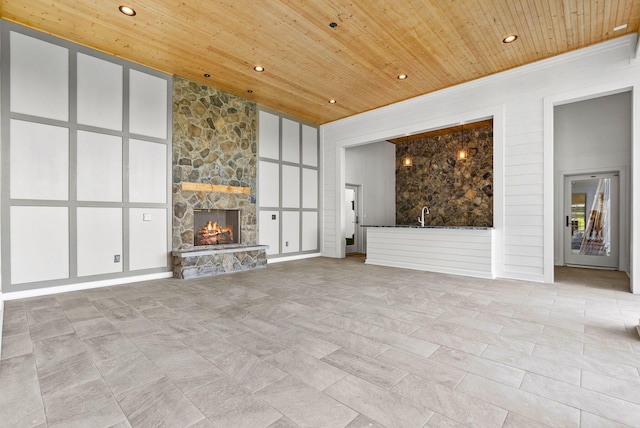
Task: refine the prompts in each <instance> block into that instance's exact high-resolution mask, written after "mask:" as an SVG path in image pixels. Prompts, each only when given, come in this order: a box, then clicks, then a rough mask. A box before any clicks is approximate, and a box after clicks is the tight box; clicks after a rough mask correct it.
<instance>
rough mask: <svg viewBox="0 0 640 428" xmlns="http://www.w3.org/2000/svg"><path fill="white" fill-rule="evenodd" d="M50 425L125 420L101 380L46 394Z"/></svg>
mask: <svg viewBox="0 0 640 428" xmlns="http://www.w3.org/2000/svg"><path fill="white" fill-rule="evenodd" d="M42 397H43V400H44V405H45V409H46V412H47V425H48V426H49V427H79V428H81V427H87V426H111V425H115V424H117V423H119V422H122V421H123V420H124V419H125V416H124V414H123V413H122V410H121V409H120V407H119V406H118V403H117V402H116V400H115V399H114V398H113V395H112V394H111V391H110V390H109V388H108V387H107V385H106V384H105V383H104V381H103V380H102V379H98V380H94V381H91V382H88V383H83V384H79V385H76V386H72V387H70V388H67V389H62V390H55V391H52V392H50V393H45V394H43V396H42Z"/></svg>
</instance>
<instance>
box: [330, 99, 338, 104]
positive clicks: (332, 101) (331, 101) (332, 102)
mask: <svg viewBox="0 0 640 428" xmlns="http://www.w3.org/2000/svg"><path fill="white" fill-rule="evenodd" d="M335 103H337V101H336V100H329V104H335Z"/></svg>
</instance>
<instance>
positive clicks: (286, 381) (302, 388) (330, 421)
mask: <svg viewBox="0 0 640 428" xmlns="http://www.w3.org/2000/svg"><path fill="white" fill-rule="evenodd" d="M257 395H258V396H259V397H260V398H262V399H263V400H264V401H266V402H267V403H269V404H270V405H271V406H273V407H274V408H275V409H276V410H278V411H279V412H280V413H282V414H283V415H285V416H287V417H288V418H289V419H291V420H292V421H293V422H294V423H297V424H298V425H300V426H304V427H318V428H321V427H322V428H325V427H326V428H330V427H344V426H345V425H346V424H348V423H349V422H351V421H352V420H353V419H355V417H356V416H357V415H358V414H357V413H356V412H354V411H353V410H351V409H350V408H348V407H347V406H345V405H344V404H342V403H340V402H338V401H336V400H334V399H332V398H330V397H327V396H326V395H324V394H322V393H321V392H320V391H318V390H317V389H315V388H312V387H310V386H309V385H307V384H306V383H303V382H302V381H300V380H297V379H296V378H294V377H292V376H288V377H286V378H283V379H281V380H279V381H277V382H275V383H273V384H271V385H269V386H267V387H266V388H264V389H262V390H260V391H259V392H258V393H257Z"/></svg>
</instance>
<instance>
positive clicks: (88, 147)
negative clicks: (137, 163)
mask: <svg viewBox="0 0 640 428" xmlns="http://www.w3.org/2000/svg"><path fill="white" fill-rule="evenodd" d="M76 181H77V198H78V200H79V201H103V202H121V201H122V137H120V136H116V135H108V134H100V133H97V132H88V131H78V140H77V180H76Z"/></svg>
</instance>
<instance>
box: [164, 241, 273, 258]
mask: <svg viewBox="0 0 640 428" xmlns="http://www.w3.org/2000/svg"><path fill="white" fill-rule="evenodd" d="M268 249H269V246H268V245H244V244H227V245H224V244H223V245H201V246H198V247H197V248H196V247H194V248H188V249H185V250H173V251H172V252H171V255H172V256H175V257H182V258H184V257H198V256H207V255H211V254H225V253H237V252H240V251H260V250H264V251H266V250H268Z"/></svg>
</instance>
